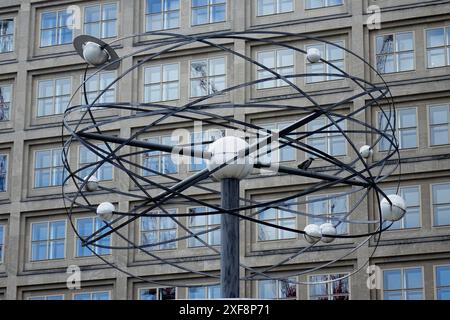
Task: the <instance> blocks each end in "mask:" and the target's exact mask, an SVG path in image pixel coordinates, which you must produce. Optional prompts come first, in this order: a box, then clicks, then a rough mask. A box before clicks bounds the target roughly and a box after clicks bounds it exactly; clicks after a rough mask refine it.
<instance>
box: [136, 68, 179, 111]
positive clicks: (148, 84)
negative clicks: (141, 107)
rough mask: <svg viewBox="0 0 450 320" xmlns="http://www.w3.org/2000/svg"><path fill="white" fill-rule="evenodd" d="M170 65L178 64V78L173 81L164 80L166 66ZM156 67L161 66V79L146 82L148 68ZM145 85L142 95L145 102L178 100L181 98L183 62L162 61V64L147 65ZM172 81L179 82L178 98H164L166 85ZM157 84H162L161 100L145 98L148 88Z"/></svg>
mask: <svg viewBox="0 0 450 320" xmlns="http://www.w3.org/2000/svg"><path fill="white" fill-rule="evenodd" d="M169 65H176V66H177V73H178V75H177V77H178V78H177V80H172V81H163V80H164V67H165V66H169ZM155 67H159V72H160V77H159V78H160V79H159V80H160V81H159V82H153V83H152V82H150V83H146V82H145V75H146V71H147V70H148V69H151V68H155ZM143 71H144V72H143V81H142V82H143V87H144V91H143V95H142V101H144V103H156V102H169V101H178V100H180V82H181V63H180V62H173V63H170V62H169V63H162V64H156V65H147V66H145V67H144V70H143ZM171 83H177V98H175V99H164V98H163V97H164V89H163V88H164V85H167V84H171ZM155 84H159V86H160V96H161V100H157V101H151V100H148V101H147V100H146V99H145V95H146V90H147V88H149V87H151V86H152V85H155Z"/></svg>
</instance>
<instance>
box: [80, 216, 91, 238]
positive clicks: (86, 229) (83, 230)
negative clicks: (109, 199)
mask: <svg viewBox="0 0 450 320" xmlns="http://www.w3.org/2000/svg"><path fill="white" fill-rule="evenodd" d="M93 227H94V226H93V221H92V218H86V219H79V220H78V221H77V231H78V233H79V234H80V236H82V237H88V236H90V235H91V234H92V232H93Z"/></svg>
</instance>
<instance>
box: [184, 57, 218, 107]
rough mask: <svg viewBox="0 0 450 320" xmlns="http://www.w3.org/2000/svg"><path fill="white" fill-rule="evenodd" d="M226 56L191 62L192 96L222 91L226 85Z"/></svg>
mask: <svg viewBox="0 0 450 320" xmlns="http://www.w3.org/2000/svg"><path fill="white" fill-rule="evenodd" d="M225 82H226V71H225V58H213V59H206V60H196V61H192V62H191V97H192V98H195V97H201V96H206V95H210V94H213V93H216V92H219V91H222V90H224V89H225V87H226V83H225Z"/></svg>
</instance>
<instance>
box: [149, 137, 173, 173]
mask: <svg viewBox="0 0 450 320" xmlns="http://www.w3.org/2000/svg"><path fill="white" fill-rule="evenodd" d="M144 141H148V142H151V143H159V144H164V145H169V146H174V145H175V144H176V143H175V142H174V141H173V140H172V137H171V136H166V137H152V138H148V139H144ZM172 157H176V155H174V154H172V153H167V152H162V151H149V152H146V153H144V154H143V164H142V166H143V167H145V168H147V169H148V170H145V169H144V170H143V176H145V177H148V176H154V175H157V174H158V172H159V173H162V174H174V173H177V172H178V167H177V165H176V164H175V162H174V161H173V159H172Z"/></svg>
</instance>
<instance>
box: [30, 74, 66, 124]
mask: <svg viewBox="0 0 450 320" xmlns="http://www.w3.org/2000/svg"><path fill="white" fill-rule="evenodd" d="M71 86H72V81H71V79H70V78H64V79H54V80H43V81H39V82H38V98H37V105H38V109H37V116H38V117H45V116H50V115H55V114H61V113H63V112H64V111H65V110H66V107H67V106H68V104H69V101H70V95H71V90H72V89H71Z"/></svg>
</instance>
